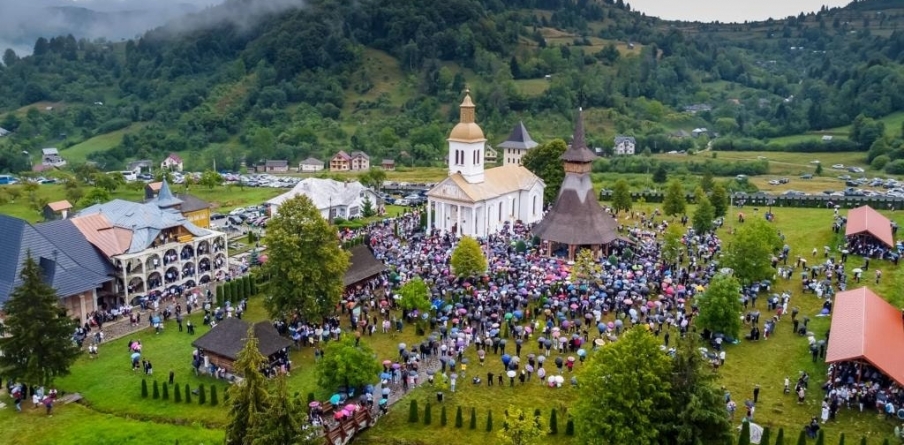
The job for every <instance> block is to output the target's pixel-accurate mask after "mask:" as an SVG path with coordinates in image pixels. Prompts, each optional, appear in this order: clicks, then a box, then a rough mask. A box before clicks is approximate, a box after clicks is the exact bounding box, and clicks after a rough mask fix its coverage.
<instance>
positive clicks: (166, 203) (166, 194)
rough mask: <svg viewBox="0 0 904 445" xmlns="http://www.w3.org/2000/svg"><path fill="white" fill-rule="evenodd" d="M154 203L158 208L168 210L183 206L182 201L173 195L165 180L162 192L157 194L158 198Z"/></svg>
mask: <svg viewBox="0 0 904 445" xmlns="http://www.w3.org/2000/svg"><path fill="white" fill-rule="evenodd" d="M152 203H153V204H156V205H157V207H160V208H161V209H168V208H170V207H175V206H177V205H179V204H182V200H181V199H179V198H177V197H176V196H175V195H173V191H172V190H170V186H169V183H168V182H167V181H166V179H164V180H163V183H162V184H160V191H159V192H158V193H157V198H156V199H154V200H153V201H152Z"/></svg>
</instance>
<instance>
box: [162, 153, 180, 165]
mask: <svg viewBox="0 0 904 445" xmlns="http://www.w3.org/2000/svg"><path fill="white" fill-rule="evenodd" d="M166 159H172V160H173V161H174V162H177V163H181V162H182V157H181V156H179V155H177V154H175V153H170V155H169V156H167V157H166ZM166 159H164V160H166Z"/></svg>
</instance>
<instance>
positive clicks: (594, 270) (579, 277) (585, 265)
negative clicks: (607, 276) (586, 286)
mask: <svg viewBox="0 0 904 445" xmlns="http://www.w3.org/2000/svg"><path fill="white" fill-rule="evenodd" d="M602 271H603V266H602V264H600V263H599V261H597V260H596V259H595V258H593V251H592V250H590V249H581V250H580V251H579V252H578V255H577V257H576V258H575V260H574V266H572V268H571V281H572V282H575V283H578V282H580V283H595V282H597V281H599V275H600V273H602Z"/></svg>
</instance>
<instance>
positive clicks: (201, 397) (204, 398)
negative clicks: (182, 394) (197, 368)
mask: <svg viewBox="0 0 904 445" xmlns="http://www.w3.org/2000/svg"><path fill="white" fill-rule="evenodd" d="M204 402H207V392H206V391H204V384H203V383H202V384H200V385H198V405H203V404H204Z"/></svg>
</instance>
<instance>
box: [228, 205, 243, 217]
mask: <svg viewBox="0 0 904 445" xmlns="http://www.w3.org/2000/svg"><path fill="white" fill-rule="evenodd" d="M246 211H247V210H246V209H245V208H244V207H239V208H237V209H233V210H232V211H231V212H229V214H230V215H232V216H235V215H241V214H242V213H245V212H246Z"/></svg>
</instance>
